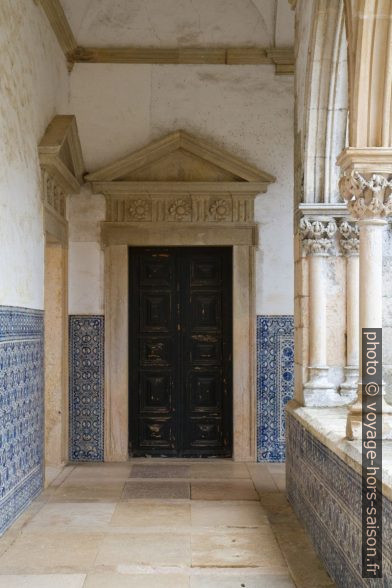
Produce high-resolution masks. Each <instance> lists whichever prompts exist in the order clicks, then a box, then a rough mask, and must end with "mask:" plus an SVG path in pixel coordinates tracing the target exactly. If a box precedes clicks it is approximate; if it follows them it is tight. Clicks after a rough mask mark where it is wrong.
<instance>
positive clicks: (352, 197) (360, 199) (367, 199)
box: [339, 169, 392, 220]
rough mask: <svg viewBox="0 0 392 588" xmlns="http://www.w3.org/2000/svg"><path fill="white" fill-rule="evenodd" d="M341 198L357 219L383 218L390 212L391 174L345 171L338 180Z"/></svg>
mask: <svg viewBox="0 0 392 588" xmlns="http://www.w3.org/2000/svg"><path fill="white" fill-rule="evenodd" d="M339 190H340V194H341V196H342V198H343V199H344V200H345V201H346V202H347V208H348V210H349V211H350V213H351V215H352V216H353V217H354V218H355V219H358V220H362V219H372V218H383V217H385V216H389V215H390V214H392V174H390V173H360V172H359V171H358V170H355V169H354V170H351V171H346V172H344V174H343V175H342V177H341V178H340V181H339Z"/></svg>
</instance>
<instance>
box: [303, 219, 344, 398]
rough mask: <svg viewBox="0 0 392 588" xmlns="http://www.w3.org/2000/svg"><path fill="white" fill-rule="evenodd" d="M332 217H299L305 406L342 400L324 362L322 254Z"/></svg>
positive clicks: (332, 225)
mask: <svg viewBox="0 0 392 588" xmlns="http://www.w3.org/2000/svg"><path fill="white" fill-rule="evenodd" d="M336 229H337V228H336V224H335V222H334V221H333V220H328V221H321V220H310V219H308V218H306V217H303V218H302V219H301V221H300V233H301V236H302V239H303V247H304V250H305V252H306V253H307V255H308V258H309V338H310V347H309V380H308V381H307V382H306V384H305V386H304V404H305V406H320V407H321V406H337V405H340V404H344V403H345V402H346V400H345V399H342V397H341V396H340V394H339V393H338V392H337V390H336V386H334V384H332V383H331V382H330V381H329V377H328V376H329V374H328V372H329V368H328V365H327V307H326V283H325V277H326V264H325V258H326V256H327V255H328V252H329V251H330V249H331V248H332V244H333V242H332V237H333V236H334V235H335V233H336Z"/></svg>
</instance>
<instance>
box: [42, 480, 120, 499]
mask: <svg viewBox="0 0 392 588" xmlns="http://www.w3.org/2000/svg"><path fill="white" fill-rule="evenodd" d="M123 488H124V482H118V483H114V481H113V482H112V483H110V482H107V483H102V482H100V483H98V482H96V483H92V482H91V481H90V482H89V483H86V482H77V483H76V482H75V483H73V484H72V485H71V484H65V483H64V484H62V485H61V486H60V487H59V488H57V490H56V491H55V492H54V494H53V495H51V496H50V498H49V500H50V502H116V501H117V500H120V497H121V494H122V491H123Z"/></svg>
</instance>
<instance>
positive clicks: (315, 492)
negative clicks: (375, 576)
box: [286, 414, 392, 588]
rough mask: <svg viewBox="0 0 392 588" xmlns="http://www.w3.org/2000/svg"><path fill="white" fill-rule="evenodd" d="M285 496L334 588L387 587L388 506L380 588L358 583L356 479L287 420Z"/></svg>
mask: <svg viewBox="0 0 392 588" xmlns="http://www.w3.org/2000/svg"><path fill="white" fill-rule="evenodd" d="M286 472H287V494H288V497H289V500H290V502H291V504H292V506H293V508H294V510H295V511H296V513H297V515H298V517H299V518H300V519H301V521H302V522H303V523H304V525H305V527H306V529H307V531H308V533H309V534H310V536H311V538H312V541H313V543H314V545H315V548H316V550H317V551H318V554H319V556H320V558H321V559H322V560H323V562H324V564H325V567H326V568H327V570H328V572H329V574H330V575H331V577H332V578H333V580H334V581H335V583H336V585H337V586H338V587H342V588H358V587H359V586H370V587H373V586H374V587H376V586H392V503H391V502H390V501H389V500H388V499H386V498H385V497H384V499H383V569H384V583H383V582H382V581H380V580H373V581H372V580H364V579H363V578H362V577H361V557H362V556H361V511H362V503H361V491H362V483H361V476H360V474H358V473H357V472H355V471H354V470H353V469H352V468H351V467H350V466H349V465H347V464H346V463H345V462H344V461H342V460H341V459H340V458H339V457H338V456H337V455H336V454H335V453H333V452H332V451H331V450H330V449H328V448H327V447H326V446H325V445H323V444H322V443H321V441H319V440H318V439H316V437H314V436H313V435H312V434H311V433H310V432H309V431H307V430H306V429H305V428H304V427H303V425H302V424H301V423H300V422H299V421H298V420H297V419H296V418H295V417H294V416H293V415H291V414H288V415H287V460H286Z"/></svg>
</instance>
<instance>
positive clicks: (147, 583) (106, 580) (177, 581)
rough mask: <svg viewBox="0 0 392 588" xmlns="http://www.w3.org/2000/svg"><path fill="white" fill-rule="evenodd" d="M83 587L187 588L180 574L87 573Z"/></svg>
mask: <svg viewBox="0 0 392 588" xmlns="http://www.w3.org/2000/svg"><path fill="white" fill-rule="evenodd" d="M83 588H189V577H188V576H185V575H182V574H175V575H173V574H167V575H166V574H165V575H162V574H137V575H136V574H129V575H128V574H115V573H112V574H107V573H104V574H89V575H88V576H87V579H86V582H85V584H84V586H83Z"/></svg>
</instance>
